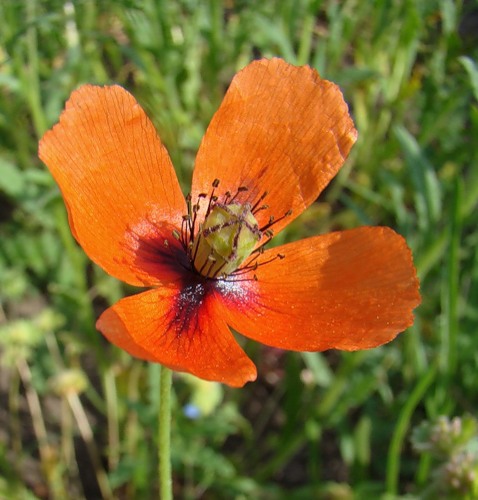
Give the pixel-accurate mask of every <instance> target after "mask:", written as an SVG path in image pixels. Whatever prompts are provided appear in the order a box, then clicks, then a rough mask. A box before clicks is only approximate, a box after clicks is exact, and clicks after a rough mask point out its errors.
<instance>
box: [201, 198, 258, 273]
mask: <svg viewBox="0 0 478 500" xmlns="http://www.w3.org/2000/svg"><path fill="white" fill-rule="evenodd" d="M260 239H261V232H260V231H259V226H258V224H257V220H256V218H255V217H254V215H253V213H252V211H251V206H250V205H249V204H248V203H246V204H244V205H241V204H240V203H230V204H229V205H223V204H220V203H217V204H216V205H215V206H214V207H213V209H212V210H211V212H210V213H209V215H208V216H207V217H206V219H205V221H204V223H203V224H202V226H201V227H200V230H199V233H198V235H197V237H196V241H195V243H194V248H193V252H192V255H193V256H194V267H195V269H196V270H197V271H198V272H199V273H201V274H202V275H203V276H207V277H209V278H216V277H217V276H224V275H228V274H231V273H232V272H234V271H235V270H236V269H237V268H238V267H239V266H240V265H241V264H242V262H244V260H245V259H246V258H247V257H249V255H250V254H251V252H252V251H253V250H254V247H255V246H256V243H257V242H258V241H259V240H260Z"/></svg>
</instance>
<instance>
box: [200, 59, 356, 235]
mask: <svg viewBox="0 0 478 500" xmlns="http://www.w3.org/2000/svg"><path fill="white" fill-rule="evenodd" d="M356 138H357V131H356V130H355V128H354V125H353V122H352V120H351V118H350V116H349V113H348V108H347V105H346V103H345V102H344V100H343V97H342V93H341V91H340V89H339V87H338V86H337V85H335V84H334V83H331V82H329V81H327V80H323V79H321V78H320V76H319V75H318V73H317V71H315V70H314V69H312V68H310V67H308V66H302V67H296V66H292V65H290V64H287V63H286V62H284V61H283V60H281V59H271V60H267V59H262V60H259V61H255V62H253V63H251V64H249V65H248V66H246V68H245V69H243V70H242V71H241V72H239V73H238V74H237V75H236V76H235V77H234V79H233V80H232V82H231V85H230V87H229V89H228V91H227V93H226V95H225V97H224V100H223V102H222V104H221V106H220V108H219V110H218V111H217V112H216V114H215V115H214V117H213V118H212V121H211V123H210V125H209V127H208V129H207V131H206V134H205V136H204V138H203V141H202V143H201V146H200V148H199V152H198V155H197V158H196V164H195V167H194V173H193V182H192V196H193V201H194V200H196V199H197V197H198V195H199V194H200V193H210V192H211V185H212V183H213V181H214V179H215V178H217V179H219V181H220V184H219V186H218V187H217V188H216V190H215V194H216V195H218V196H219V201H221V199H222V196H224V194H225V193H226V192H227V191H229V192H231V194H235V193H236V191H237V190H238V188H240V187H242V186H244V187H246V188H247V191H240V192H239V193H238V195H237V197H236V200H237V201H239V202H241V203H245V202H249V203H251V204H252V205H254V204H255V203H256V202H258V200H259V199H260V198H261V196H262V195H263V194H264V192H267V196H266V197H265V198H264V199H263V201H262V200H261V201H260V203H261V204H265V205H267V206H268V208H267V209H266V210H261V211H259V212H257V219H258V222H259V227H263V226H264V225H267V224H268V222H269V220H270V217H271V216H273V217H274V218H275V220H276V221H277V222H276V223H275V224H274V230H275V231H276V232H278V231H279V230H280V229H281V228H282V227H284V226H285V225H286V224H288V223H289V222H290V221H291V220H292V219H293V218H295V217H297V216H298V215H299V214H300V213H301V212H303V211H304V210H305V209H306V208H307V207H308V206H309V205H310V204H311V203H312V202H313V201H314V200H315V199H316V198H317V196H318V195H319V193H320V192H321V191H322V190H323V189H324V188H325V186H326V185H327V184H328V183H329V181H330V180H331V179H332V177H334V176H335V174H336V173H337V171H338V170H339V168H340V167H341V166H342V164H343V162H344V161H345V159H346V158H347V155H348V153H349V151H350V148H351V147H352V145H353V144H354V142H355V140H356ZM202 209H203V210H204V209H205V206H203V207H202ZM290 210H291V211H292V215H290V216H287V217H285V218H284V219H282V220H278V219H280V218H281V217H283V216H284V214H285V213H287V212H288V211H290Z"/></svg>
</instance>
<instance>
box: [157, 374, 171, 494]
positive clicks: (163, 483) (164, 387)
mask: <svg viewBox="0 0 478 500" xmlns="http://www.w3.org/2000/svg"><path fill="white" fill-rule="evenodd" d="M171 380H172V371H171V370H170V369H169V368H166V367H165V366H161V380H160V386H159V397H160V400H159V419H158V424H159V429H158V459H159V493H160V496H159V498H161V500H172V498H173V492H172V486H173V482H172V478H171Z"/></svg>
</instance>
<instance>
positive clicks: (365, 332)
mask: <svg viewBox="0 0 478 500" xmlns="http://www.w3.org/2000/svg"><path fill="white" fill-rule="evenodd" d="M278 254H280V255H281V257H282V258H275V259H274V257H275V256H277V255H278ZM270 259H274V260H273V261H272V262H269V263H268V264H264V265H263V266H261V265H259V267H258V268H257V269H256V270H255V271H254V273H255V275H256V278H257V280H249V281H242V282H241V286H242V289H243V296H246V297H247V300H243V299H241V300H238V298H237V297H239V295H238V294H227V293H224V294H223V296H222V301H223V305H225V307H223V314H224V315H225V317H226V321H227V323H228V324H229V325H230V326H231V327H232V328H234V329H236V330H237V331H238V332H240V333H242V334H244V335H245V336H247V337H250V338H252V339H255V340H258V341H259V342H262V343H264V344H267V345H271V346H274V347H279V348H283V349H290V350H299V351H321V350H326V349H332V348H337V349H344V350H351V351H352V350H357V349H367V348H371V347H377V346H379V345H382V344H384V343H386V342H389V341H390V340H392V339H393V338H394V337H395V336H396V335H397V334H398V333H399V332H401V331H403V330H405V329H406V328H407V327H409V326H410V325H411V324H412V323H413V314H412V311H413V309H414V308H415V307H416V306H417V305H418V304H419V303H420V295H419V292H418V288H419V283H418V279H417V276H416V272H415V268H414V267H413V263H412V257H411V253H410V250H409V249H408V247H407V245H406V243H405V240H404V239H403V238H402V237H401V236H399V235H398V234H396V233H395V232H394V231H392V230H391V229H389V228H384V227H376V228H375V227H363V228H358V229H354V230H350V231H343V232H336V233H330V234H327V235H324V236H318V237H313V238H308V239H304V240H301V241H298V242H294V243H290V244H287V245H283V246H280V247H277V248H273V249H270V250H268V251H266V252H264V254H263V256H262V257H261V261H262V262H266V261H268V260H270ZM245 276H247V275H242V276H241V277H242V278H244V277H245Z"/></svg>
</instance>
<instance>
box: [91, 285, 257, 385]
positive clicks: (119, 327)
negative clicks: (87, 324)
mask: <svg viewBox="0 0 478 500" xmlns="http://www.w3.org/2000/svg"><path fill="white" fill-rule="evenodd" d="M216 309H217V302H216V300H215V299H214V296H213V294H210V293H207V291H206V288H205V285H204V284H190V285H186V286H172V287H161V288H158V289H154V290H149V291H147V292H144V293H141V294H139V295H134V296H132V297H127V298H125V299H122V300H120V301H119V302H117V303H116V304H115V305H113V306H112V307H110V308H109V309H107V310H106V311H105V312H104V313H103V314H102V315H101V316H100V318H99V319H98V322H97V324H96V326H97V328H98V330H100V331H101V332H102V333H103V335H105V337H106V338H107V339H108V340H109V341H110V342H112V343H113V344H115V345H117V346H118V347H120V348H122V349H124V350H125V351H127V352H129V353H130V354H132V355H133V356H137V357H139V358H142V359H146V360H148V361H156V362H158V363H161V364H163V365H165V366H167V367H169V368H171V369H173V370H177V371H183V372H188V373H192V374H193V375H196V376H198V377H200V378H203V379H205V380H214V381H217V382H223V383H225V384H228V385H231V386H233V387H241V386H243V385H244V384H245V383H246V382H249V381H253V380H255V378H256V368H255V366H254V364H253V363H252V361H251V360H250V359H249V358H248V357H247V356H246V354H245V353H244V351H243V350H242V349H241V348H240V347H239V344H238V343H237V342H236V340H235V339H234V336H233V335H232V333H231V331H230V330H229V328H228V326H227V325H226V323H225V322H224V320H223V319H221V317H220V316H219V314H217V311H216Z"/></svg>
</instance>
